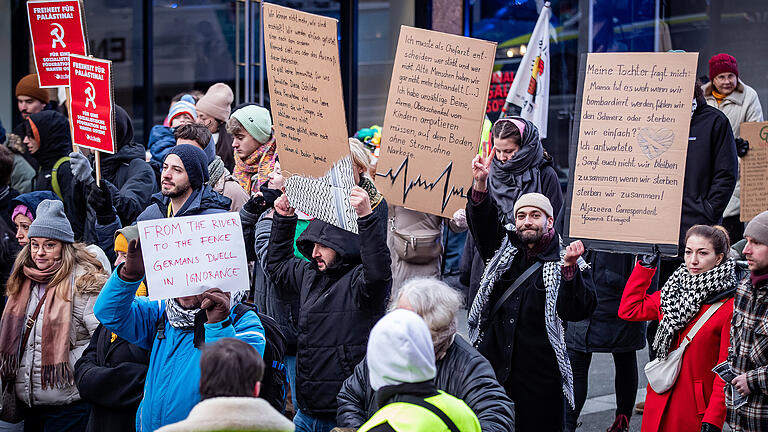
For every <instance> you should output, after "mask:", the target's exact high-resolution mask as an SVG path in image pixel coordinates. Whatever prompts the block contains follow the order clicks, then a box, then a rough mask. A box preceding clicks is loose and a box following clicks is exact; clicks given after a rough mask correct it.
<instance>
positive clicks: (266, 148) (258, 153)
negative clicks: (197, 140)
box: [209, 105, 277, 195]
mask: <svg viewBox="0 0 768 432" xmlns="http://www.w3.org/2000/svg"><path fill="white" fill-rule="evenodd" d="M209 129H210V128H209ZM227 132H228V133H230V134H232V136H233V137H234V140H233V141H232V148H233V149H234V152H235V170H234V171H233V174H234V176H235V178H237V181H239V182H240V186H242V187H243V189H245V191H246V192H248V193H249V194H251V195H252V194H255V193H257V192H258V191H259V188H260V187H261V185H262V184H264V183H266V182H267V179H268V178H267V176H268V175H269V173H271V172H272V170H273V169H274V168H275V162H276V161H277V155H276V154H275V152H276V150H277V143H276V142H275V137H274V136H273V133H272V117H271V116H270V115H269V111H268V110H267V109H266V108H264V107H261V106H258V105H245V106H243V107H242V108H240V109H238V110H235V112H233V113H232V116H231V117H230V118H229V120H228V121H227ZM222 159H223V158H222Z"/></svg>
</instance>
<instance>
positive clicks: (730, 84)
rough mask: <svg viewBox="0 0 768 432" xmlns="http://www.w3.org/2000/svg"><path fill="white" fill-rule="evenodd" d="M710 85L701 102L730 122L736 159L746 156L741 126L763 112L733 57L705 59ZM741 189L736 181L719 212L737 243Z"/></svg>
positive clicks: (741, 227) (740, 227) (740, 231)
mask: <svg viewBox="0 0 768 432" xmlns="http://www.w3.org/2000/svg"><path fill="white" fill-rule="evenodd" d="M709 79H710V82H708V83H706V84H704V85H703V86H702V89H703V91H704V98H705V99H706V102H707V104H709V105H710V106H713V107H715V108H717V109H719V110H720V111H722V112H723V114H725V115H726V117H727V118H728V121H729V122H730V126H731V129H732V130H733V136H734V137H735V139H736V148H737V151H738V154H739V157H743V156H745V155H746V153H747V151H748V150H749V142H747V141H745V140H744V138H742V137H741V135H740V131H741V124H742V123H744V122H761V121H763V109H762V107H761V106H760V101H759V100H758V98H757V92H756V91H755V90H754V89H753V88H752V87H750V86H748V85H746V84H745V83H744V82H742V81H741V79H739V65H738V63H737V62H736V59H735V58H733V56H731V55H729V54H725V53H721V54H717V55H714V56H712V58H710V59H709ZM740 196H741V187H740V183H739V181H738V180H737V181H736V188H735V189H734V191H733V195H732V196H731V198H730V201H728V205H727V206H726V208H725V210H724V212H723V226H725V227H726V228H727V229H728V233H729V234H730V236H731V240H732V241H733V242H737V241H739V240H741V238H742V237H743V235H744V224H743V223H742V222H741V218H740V216H741V211H740V207H741V200H740V199H739V198H740Z"/></svg>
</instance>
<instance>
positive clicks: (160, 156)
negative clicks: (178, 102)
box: [147, 125, 176, 165]
mask: <svg viewBox="0 0 768 432" xmlns="http://www.w3.org/2000/svg"><path fill="white" fill-rule="evenodd" d="M175 145H176V138H174V137H173V128H170V127H168V126H163V125H156V126H152V129H151V130H150V131H149V140H148V144H147V149H149V153H150V154H152V160H154V161H156V162H159V163H160V165H162V164H163V160H164V159H165V155H166V154H168V152H169V151H171V149H172V148H173V147H174V146H175Z"/></svg>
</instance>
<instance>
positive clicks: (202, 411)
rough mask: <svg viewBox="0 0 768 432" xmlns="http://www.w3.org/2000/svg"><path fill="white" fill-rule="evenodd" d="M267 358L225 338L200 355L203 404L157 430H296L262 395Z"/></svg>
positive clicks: (162, 431)
mask: <svg viewBox="0 0 768 432" xmlns="http://www.w3.org/2000/svg"><path fill="white" fill-rule="evenodd" d="M263 376H264V360H262V358H261V356H260V355H259V353H258V352H257V351H256V350H255V349H253V347H252V346H250V345H248V344H247V343H245V342H243V341H241V340H238V339H234V338H223V339H220V340H218V341H216V342H214V343H211V344H207V345H206V346H205V347H204V348H203V353H202V354H201V355H200V399H201V401H200V403H198V404H197V405H195V407H194V408H192V412H190V413H189V416H188V417H187V418H186V419H185V420H183V421H180V422H178V423H174V424H170V425H168V426H164V427H162V428H160V429H158V432H187V431H190V430H194V431H199V432H216V431H225V430H226V431H230V430H231V431H250V432H293V430H294V426H293V423H291V421H290V420H288V419H286V418H285V417H283V416H282V415H281V414H280V413H279V412H277V411H276V410H275V409H274V408H272V406H271V405H270V404H269V403H268V402H267V401H265V400H264V399H261V398H259V390H260V384H261V380H262V378H263Z"/></svg>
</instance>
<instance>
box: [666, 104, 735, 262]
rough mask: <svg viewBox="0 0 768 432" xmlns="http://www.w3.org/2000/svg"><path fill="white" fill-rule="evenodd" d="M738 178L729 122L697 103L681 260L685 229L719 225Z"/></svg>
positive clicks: (687, 167)
mask: <svg viewBox="0 0 768 432" xmlns="http://www.w3.org/2000/svg"><path fill="white" fill-rule="evenodd" d="M738 174H739V163H738V158H737V157H736V143H735V141H734V139H733V132H732V129H731V125H730V123H729V122H728V118H727V117H726V116H725V114H723V113H722V112H720V111H719V110H718V109H717V108H713V107H711V106H709V105H707V104H706V103H704V102H703V101H700V102H699V105H698V106H697V107H696V111H694V113H693V117H691V127H690V133H689V137H688V153H687V156H686V159H685V185H684V186H683V209H682V215H681V218H680V240H679V243H678V244H679V245H680V249H679V251H678V252H679V254H680V256H683V252H684V248H685V233H686V232H687V231H688V228H690V227H692V226H693V225H696V224H703V225H714V224H717V223H719V222H720V219H721V218H722V217H723V212H724V211H725V208H726V206H727V205H728V201H729V200H730V199H731V194H732V193H733V189H734V187H735V186H736V179H737V176H738Z"/></svg>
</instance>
